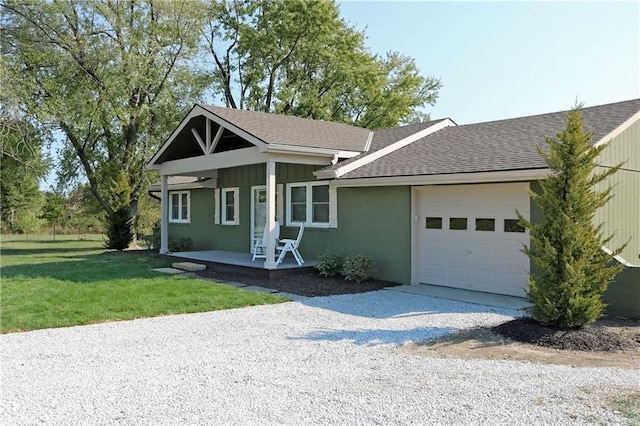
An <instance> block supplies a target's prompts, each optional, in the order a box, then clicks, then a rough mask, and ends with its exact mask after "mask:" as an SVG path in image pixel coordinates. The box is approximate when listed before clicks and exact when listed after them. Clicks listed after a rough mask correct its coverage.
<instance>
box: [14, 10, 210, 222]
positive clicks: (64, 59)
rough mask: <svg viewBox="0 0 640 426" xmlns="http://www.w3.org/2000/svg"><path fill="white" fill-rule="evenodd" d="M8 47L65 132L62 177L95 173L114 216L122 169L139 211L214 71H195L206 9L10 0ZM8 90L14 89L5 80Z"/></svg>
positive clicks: (26, 87) (36, 113) (24, 80)
mask: <svg viewBox="0 0 640 426" xmlns="http://www.w3.org/2000/svg"><path fill="white" fill-rule="evenodd" d="M2 8H3V23H2V27H3V29H4V30H3V32H4V34H3V55H4V56H5V57H6V58H7V63H8V69H9V70H8V71H9V72H10V73H12V74H13V75H14V76H20V78H15V81H14V82H13V84H12V86H11V87H7V88H6V89H7V90H12V91H14V92H15V93H17V94H18V96H17V97H19V98H20V99H22V101H23V103H24V106H25V108H26V110H27V111H28V112H29V114H30V115H31V116H32V117H34V118H35V119H37V120H38V121H39V122H40V123H51V124H53V125H55V126H56V127H57V128H58V129H59V130H60V131H61V132H62V134H63V135H64V145H63V148H62V159H61V167H60V170H61V173H60V176H59V178H60V181H62V182H65V183H66V182H73V181H74V180H76V179H81V180H84V179H86V180H87V181H88V183H89V185H90V188H91V191H92V193H93V195H94V197H95V198H96V199H97V200H98V202H99V203H100V205H101V206H102V208H103V209H104V210H105V212H107V214H113V212H114V206H113V205H112V203H111V200H112V197H111V194H110V191H111V188H110V185H109V182H111V180H112V178H113V177H117V176H118V175H119V173H120V172H121V171H123V172H124V173H125V174H126V176H127V180H128V185H129V187H130V188H131V194H130V210H131V213H132V215H133V216H134V217H135V215H136V212H137V200H138V197H139V195H140V193H141V192H143V191H145V190H146V187H147V185H148V182H147V178H146V173H145V165H146V161H147V160H148V157H149V155H150V154H151V153H152V152H153V150H154V149H155V148H157V146H158V145H159V144H160V143H161V142H162V141H163V140H164V138H166V135H167V134H168V133H169V132H170V131H171V130H172V128H173V127H174V126H175V125H176V123H177V121H178V120H179V119H180V118H181V116H182V114H183V113H184V111H185V110H186V109H187V108H188V107H189V106H190V105H191V104H192V103H193V101H194V100H195V99H197V97H198V96H199V95H200V93H201V90H202V89H203V87H204V86H205V84H206V83H207V79H206V78H205V77H204V76H203V75H202V74H198V73H197V72H195V71H194V69H193V64H192V62H191V61H192V59H193V58H194V54H195V52H196V49H197V45H198V40H199V36H200V29H201V25H202V21H201V18H200V16H201V15H202V14H201V13H199V11H198V4H197V3H193V2H191V1H189V0H182V1H152V0H148V1H118V0H100V1H91V2H78V1H73V0H62V1H55V2H22V1H6V2H4V3H3V4H2ZM3 89H5V88H3Z"/></svg>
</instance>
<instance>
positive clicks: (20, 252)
mask: <svg viewBox="0 0 640 426" xmlns="http://www.w3.org/2000/svg"><path fill="white" fill-rule="evenodd" d="M169 264H170V262H169V261H167V260H161V259H156V258H153V257H148V256H145V255H143V254H140V253H139V252H110V253H103V250H102V249H101V242H100V241H76V240H67V241H64V240H63V241H56V242H55V243H51V242H50V241H45V242H43V241H7V240H5V239H4V238H3V241H2V247H1V251H0V266H1V267H2V280H1V281H0V286H1V288H0V291H1V293H2V298H1V299H0V316H1V317H2V322H1V323H0V327H1V332H2V333H7V332H16V331H27V330H36V329H42V328H51V327H68V326H73V325H81V324H91V323H97V322H104V321H121V320H128V319H134V318H142V317H151V316H158V315H171V314H184V313H192V312H205V311H214V310H220V309H232V308H239V307H244V306H253V305H261V304H270V303H280V302H284V301H286V299H285V298H283V297H278V296H274V295H272V294H267V293H256V292H250V291H243V290H239V289H237V288H235V287H232V286H223V285H219V284H215V283H211V282H209V281H203V280H198V279H193V278H186V277H181V276H175V275H167V274H160V273H158V272H154V271H152V270H151V268H158V267H165V266H169Z"/></svg>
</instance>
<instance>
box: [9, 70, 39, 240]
mask: <svg viewBox="0 0 640 426" xmlns="http://www.w3.org/2000/svg"><path fill="white" fill-rule="evenodd" d="M2 74H3V73H2V72H0V87H3V89H2V90H0V105H1V106H0V164H1V165H2V173H0V220H1V221H2V228H3V231H5V232H21V231H23V229H22V228H24V226H25V224H26V222H25V221H27V220H29V219H28V218H33V219H36V217H35V212H37V211H39V210H40V207H41V204H42V201H43V200H42V194H41V193H40V189H39V182H40V179H42V178H43V177H44V176H45V175H46V173H47V170H48V167H49V161H48V159H47V157H46V156H45V155H44V154H43V153H42V149H43V146H44V141H45V136H44V135H43V134H42V132H39V131H38V130H37V129H36V128H35V127H34V126H33V125H32V124H31V123H29V122H28V121H26V120H25V119H24V118H19V117H17V116H15V114H14V112H13V111H12V110H11V109H10V108H11V107H12V105H10V104H8V103H5V102H11V100H10V99H7V96H6V95H7V93H6V92H7V91H6V90H5V88H6V87H7V86H9V85H10V84H11V83H10V82H8V81H5V80H6V79H5V78H4V76H1V75H2ZM18 220H20V222H21V224H18V223H17V221H18ZM31 223H32V224H34V225H35V222H34V221H31Z"/></svg>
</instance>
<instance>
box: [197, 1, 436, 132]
mask: <svg viewBox="0 0 640 426" xmlns="http://www.w3.org/2000/svg"><path fill="white" fill-rule="evenodd" d="M207 12H208V17H209V22H208V24H207V25H206V26H205V32H204V36H205V40H206V42H207V49H208V50H209V52H210V54H211V56H212V58H213V64H214V70H215V72H214V77H215V86H216V88H217V91H218V93H221V94H222V98H223V100H224V102H225V103H226V105H227V106H229V107H231V108H241V109H253V110H259V111H265V112H277V113H283V114H292V115H296V116H300V117H308V118H315V119H322V120H332V121H340V122H346V123H351V124H355V125H358V126H364V127H369V128H380V127H390V126H395V125H397V124H399V123H404V122H408V121H415V120H417V119H425V118H428V116H427V115H426V114H422V113H421V112H420V108H422V107H424V106H426V105H428V104H431V105H433V104H434V103H435V100H436V98H437V95H438V90H439V88H440V86H441V84H440V81H439V80H438V79H436V78H433V77H423V76H422V75H421V74H420V73H419V70H418V68H417V66H416V64H415V61H414V60H413V59H412V58H410V57H407V56H404V55H401V54H399V53H397V52H389V53H387V55H386V57H384V58H378V57H376V56H374V55H372V54H371V53H370V52H369V51H368V50H367V49H366V48H365V46H364V34H363V33H362V32H360V31H358V30H356V29H354V28H352V27H350V26H349V25H348V24H347V23H346V22H344V21H343V20H342V19H340V16H339V9H338V7H337V6H336V4H335V3H334V2H333V1H329V0H289V1H285V0H238V1H234V2H210V4H209V7H208V9H207Z"/></svg>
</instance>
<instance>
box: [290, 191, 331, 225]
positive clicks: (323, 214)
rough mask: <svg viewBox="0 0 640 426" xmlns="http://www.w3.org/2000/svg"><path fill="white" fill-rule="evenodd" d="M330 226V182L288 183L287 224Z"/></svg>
mask: <svg viewBox="0 0 640 426" xmlns="http://www.w3.org/2000/svg"><path fill="white" fill-rule="evenodd" d="M300 223H304V224H305V226H312V227H314V226H315V227H328V226H329V184H327V183H325V182H311V183H292V184H289V185H287V225H289V226H291V225H298V224H300Z"/></svg>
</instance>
